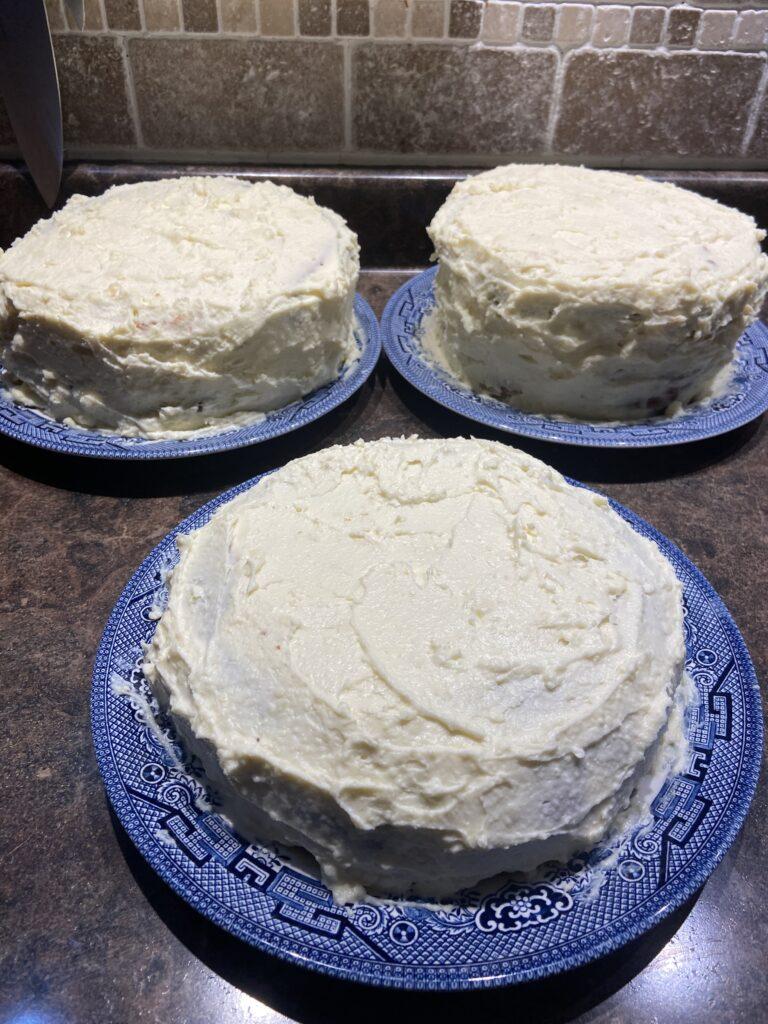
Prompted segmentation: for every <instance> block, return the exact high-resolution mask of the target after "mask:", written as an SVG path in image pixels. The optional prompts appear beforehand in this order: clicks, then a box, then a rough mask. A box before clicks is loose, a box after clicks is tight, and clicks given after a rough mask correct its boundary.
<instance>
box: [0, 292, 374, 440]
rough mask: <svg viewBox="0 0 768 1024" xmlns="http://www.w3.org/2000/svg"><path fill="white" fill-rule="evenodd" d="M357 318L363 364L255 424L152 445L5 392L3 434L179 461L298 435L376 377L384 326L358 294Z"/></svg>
mask: <svg viewBox="0 0 768 1024" xmlns="http://www.w3.org/2000/svg"><path fill="white" fill-rule="evenodd" d="M355 314H356V316H357V322H358V328H357V330H356V331H355V341H356V342H357V348H358V353H359V359H358V361H357V362H355V363H354V364H352V365H351V366H349V367H347V368H346V369H343V370H342V372H341V374H340V375H339V377H338V378H337V379H336V380H334V381H331V383H330V384H325V385H323V387H321V388H318V389H317V390H316V391H313V392H312V393H311V394H309V395H305V396H304V398H300V399H299V400H298V401H296V402H291V404H290V405H285V406H283V407H282V408H281V409H275V410H273V411H272V412H268V413H267V414H266V416H265V417H264V419H262V420H259V421H258V422H256V423H251V424H249V425H247V426H242V427H229V428H228V429H226V430H218V431H215V432H213V431H212V432H210V433H204V434H199V435H198V436H197V437H188V438H181V439H179V440H162V441H152V440H149V439H147V438H144V437H124V436H122V435H119V434H100V433H98V432H97V431H94V430H84V429H82V428H80V427H67V426H65V425H64V424H63V423H57V422H56V420H52V419H50V418H49V417H48V416H44V415H43V414H42V413H40V412H38V411H37V410H36V409H32V408H30V407H28V406H24V405H18V404H17V403H15V402H14V401H13V400H12V399H11V397H10V395H9V394H8V392H7V391H6V390H5V389H4V388H2V387H0V433H2V434H7V435H8V436H9V437H13V438H15V439H16V440H17V441H26V442H27V444H33V445H35V446H36V447H38V448H47V449H49V450H50V451H54V452H62V453H63V454H65V455H89V456H92V457H94V458H102V459H178V458H181V457H182V456H186V455H207V454H209V453H211V452H223V451H228V450H229V449H230V448H242V447H244V446H245V445H249V444H258V442H259V441H269V440H271V439H272V438H274V437H279V436H280V435H281V434H287V433H289V432H290V431H292V430H298V429H299V427H303V426H305V425H306V424H307V423H312V421H313V420H316V419H318V418H319V417H320V416H324V415H325V413H327V412H330V411H331V409H335V408H336V406H338V405H341V403H342V402H344V401H346V399H348V398H349V397H350V396H351V395H353V394H354V393H355V392H356V391H357V390H358V389H359V388H360V387H362V385H363V384H364V383H365V381H366V380H367V379H368V377H369V376H370V375H371V371H372V370H373V368H374V367H375V365H376V363H377V362H378V359H379V354H380V352H381V342H380V340H379V324H378V321H377V319H376V316H375V315H374V312H373V310H372V309H371V307H370V306H369V305H368V303H367V302H366V301H365V299H363V298H361V297H360V296H359V295H356V296H355Z"/></svg>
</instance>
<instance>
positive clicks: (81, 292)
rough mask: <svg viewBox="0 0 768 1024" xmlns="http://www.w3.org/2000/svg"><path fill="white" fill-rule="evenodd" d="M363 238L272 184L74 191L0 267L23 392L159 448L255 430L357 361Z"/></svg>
mask: <svg viewBox="0 0 768 1024" xmlns="http://www.w3.org/2000/svg"><path fill="white" fill-rule="evenodd" d="M358 254H359V249H358V245H357V240H356V238H355V236H354V235H353V233H352V232H351V231H350V230H349V228H348V227H347V226H346V224H345V223H344V221H343V220H342V218H341V217H339V216H338V215H337V214H335V213H334V212H333V211H331V210H327V209H325V208H323V207H321V206H317V205H316V204H315V202H314V201H313V200H312V199H307V198H304V197H302V196H299V195H297V194H296V193H295V192H293V191H292V190H291V189H289V188H286V187H284V186H280V185H275V184H273V183H271V182H259V183H256V184H250V183H247V182H244V181H238V180H235V179H233V178H225V177H206V178H201V177H192V178H177V179H166V180H160V181H153V182H141V183H139V184H135V185H120V186H116V187H114V188H111V189H109V190H108V191H107V192H106V193H104V194H103V195H101V196H98V197H95V198H86V197H85V196H74V197H73V198H72V199H70V200H69V202H68V203H67V204H66V206H65V207H64V208H63V209H62V210H60V211H59V212H57V213H55V214H54V215H53V216H52V217H51V218H50V219H49V220H43V221H40V222H38V223H37V224H36V225H35V226H34V227H33V228H32V229H31V231H30V232H29V233H28V234H27V235H26V236H24V237H23V238H21V239H19V240H17V241H16V242H15V243H14V244H13V245H12V246H11V248H10V249H9V250H7V252H6V253H5V254H4V255H2V256H0V296H2V301H0V342H1V343H2V360H3V363H4V366H5V371H6V381H7V382H8V384H9V385H10V386H11V387H12V388H13V389H15V390H14V396H15V397H16V398H17V399H19V400H20V401H26V402H29V403H30V404H34V405H36V406H38V407H39V408H41V409H42V410H43V411H44V412H46V413H48V414H49V415H51V416H53V417H54V418H56V419H59V420H71V421H73V422H74V423H75V424H77V425H81V426H86V427H95V428H98V429H106V430H113V431H117V432H119V433H123V434H143V435H147V436H150V437H164V436H184V435H185V434H187V433H189V432H192V431H195V430H198V429H201V428H206V427H211V426H214V427H221V426H226V425H229V424H232V423H237V422H241V421H244V420H248V419H249V418H250V419H253V418H254V416H257V415H258V414H259V413H263V412H266V411H268V410H270V409H274V408H278V407H280V406H282V405H285V404H287V403H288V402H291V401H294V400H296V399H298V398H300V397H301V396H302V395H304V394H307V393H308V392H310V391H312V390H314V389H315V388H316V387H319V386H320V385H322V384H325V383H328V382H329V381H330V380H332V379H333V378H334V377H336V376H337V375H338V373H339V370H340V367H341V366H342V365H343V364H344V363H345V362H346V361H348V360H350V359H352V358H353V357H354V354H355V343H354V337H353V327H354V313H353V300H354V292H355V287H356V284H357V275H358V271H359V255H358Z"/></svg>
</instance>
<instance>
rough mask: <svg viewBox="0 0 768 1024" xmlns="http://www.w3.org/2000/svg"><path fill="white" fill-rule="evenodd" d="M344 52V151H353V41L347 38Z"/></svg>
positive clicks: (343, 45)
mask: <svg viewBox="0 0 768 1024" xmlns="http://www.w3.org/2000/svg"><path fill="white" fill-rule="evenodd" d="M341 45H342V52H343V54H344V71H343V75H344V77H343V80H342V90H343V97H342V98H343V105H344V151H345V152H346V153H350V152H351V151H352V43H351V42H350V41H349V40H345V41H344V42H343V43H342V44H341Z"/></svg>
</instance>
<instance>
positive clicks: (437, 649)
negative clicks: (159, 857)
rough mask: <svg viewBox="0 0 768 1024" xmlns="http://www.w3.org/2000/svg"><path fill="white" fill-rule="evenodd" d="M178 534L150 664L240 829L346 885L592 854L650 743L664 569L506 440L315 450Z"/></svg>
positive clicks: (659, 728) (667, 627) (672, 605)
mask: <svg viewBox="0 0 768 1024" xmlns="http://www.w3.org/2000/svg"><path fill="white" fill-rule="evenodd" d="M178 545H179V548H180V552H181V557H180V561H179V563H178V565H177V567H176V568H175V569H174V570H173V572H172V575H171V576H170V580H169V591H170V592H169V599H168V604H167V607H166V608H165V610H164V611H163V613H162V616H161V619H160V622H159V625H158V627H157V631H156V633H155V636H154V638H153V641H152V644H151V646H150V648H149V650H148V653H147V658H146V672H147V675H148V677H149V679H150V680H151V681H152V683H153V685H154V687H155V690H156V692H157V693H158V695H159V697H160V699H161V701H162V703H163V704H164V705H166V706H168V707H169V709H170V712H171V714H172V715H173V716H174V718H175V720H176V722H177V723H178V724H179V727H180V729H181V731H182V735H183V736H184V737H185V739H186V741H187V742H188V743H189V744H191V745H192V747H193V749H194V750H195V751H196V752H198V753H200V755H201V757H202V758H203V762H204V763H205V764H206V767H207V770H208V771H209V774H210V775H211V777H212V779H213V781H214V783H215V784H216V785H217V786H219V787H220V788H221V789H222V791H223V790H226V792H227V793H228V801H229V804H228V806H229V808H231V809H232V810H231V814H232V817H233V820H234V821H235V824H236V825H237V827H238V828H239V829H240V830H241V832H243V833H244V834H245V835H247V836H250V837H256V838H260V839H265V838H276V839H279V840H282V841H284V842H289V843H295V844H299V845H301V846H303V847H305V848H306V849H308V850H309V851H310V852H311V853H312V854H313V855H314V856H315V857H316V858H317V860H318V861H319V863H320V865H321V868H322V872H323V877H324V878H325V879H326V881H327V882H328V883H329V884H330V885H331V886H332V887H333V888H334V890H335V891H336V893H337V895H340V896H342V897H343V896H348V895H351V894H359V893H360V891H361V890H362V889H367V890H370V891H373V892H391V891H395V892H408V891H411V892H416V893H418V894H425V895H445V894H449V893H451V892H453V891H455V890H456V889H457V888H459V887H460V886H462V885H466V884H470V883H474V882H475V881H477V880H478V879H481V878H484V877H489V876H491V875H494V874H496V873H498V872H499V871H503V870H514V869H527V868H532V867H534V866H536V865H537V864H539V863H541V862H542V861H544V860H547V859H551V858H558V857H564V856H567V855H568V854H570V853H571V852H573V851H574V850H575V849H584V848H585V847H589V846H591V845H592V844H593V843H594V842H596V841H597V840H599V839H600V838H601V837H603V836H604V835H605V834H606V833H607V832H609V831H610V829H611V827H612V825H613V823H614V822H615V821H616V818H617V816H618V815H620V814H621V813H622V812H623V811H624V810H625V808H626V806H627V803H628V801H629V798H630V794H631V792H632V790H633V788H634V787H635V786H636V784H637V782H638V778H639V777H640V776H641V775H642V773H643V771H644V768H645V766H646V765H647V764H648V760H649V758H650V757H651V755H652V753H653V751H654V750H656V749H657V747H658V744H659V742H660V737H663V736H664V731H665V726H666V723H667V720H668V714H669V710H670V706H671V703H672V699H673V695H674V692H675V689H676V687H677V685H678V682H679V680H680V677H681V672H682V666H683V659H684V643H683V629H682V604H681V588H680V585H679V583H678V581H677V579H676V577H675V574H674V572H673V570H672V568H671V567H670V565H669V563H668V562H667V561H666V560H665V559H664V558H663V557H662V555H661V554H660V553H659V551H658V549H657V548H656V546H655V545H654V544H653V543H652V542H651V541H649V540H647V539H645V538H643V537H641V536H640V535H639V534H637V533H636V532H635V531H633V530H632V529H631V527H630V526H628V525H627V524H626V523H625V522H624V520H622V519H621V518H620V517H619V516H618V515H617V514H616V513H615V512H614V511H613V510H612V509H611V508H610V506H609V504H608V503H607V501H606V500H605V499H604V498H602V497H599V496H597V495H595V494H593V493H591V492H589V491H587V490H584V489H581V488H577V487H575V486H572V485H571V484H569V483H567V482H566V480H565V479H564V478H563V477H562V476H561V475H560V474H559V473H557V472H556V471H555V470H553V469H550V468H549V467H547V466H545V465H544V464H543V463H541V462H539V461H537V460H536V459H533V458H531V457H529V456H527V455H525V454H523V453H522V452H519V451H516V450H515V449H512V448H509V447H507V446H505V445H502V444H499V443H496V442H490V441H474V440H472V441H470V440H459V439H456V440H440V441H428V440H417V439H399V440H390V439H387V440H382V441H377V442H372V443H362V442H358V443H357V444H354V445H351V446H348V447H335V448H330V449H326V450H324V451H321V452H319V453H317V454H313V455H309V456H307V457H305V458H302V459H298V460H296V461H295V462H292V463H290V464H288V465H287V466H286V467H284V468H283V469H281V470H279V471H277V472H276V473H274V474H272V475H270V476H268V477H266V478H264V479H262V480H261V481H260V482H259V483H258V484H257V485H256V486H254V487H253V488H252V489H250V490H248V491H246V492H245V493H244V494H242V495H240V496H239V497H237V498H235V499H234V500H232V501H230V502H228V503H227V504H226V505H225V506H223V507H222V508H221V509H220V510H219V511H217V512H216V513H215V514H214V516H213V517H212V518H211V520H210V521H209V522H208V523H207V524H206V525H205V526H203V527H202V528H200V529H199V530H197V531H195V532H194V533H191V534H190V535H188V536H182V537H180V538H179V540H178ZM677 739H678V740H679V736H678V737H677ZM225 806H227V805H226V804H225Z"/></svg>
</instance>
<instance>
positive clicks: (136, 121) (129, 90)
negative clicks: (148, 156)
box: [120, 36, 144, 149]
mask: <svg viewBox="0 0 768 1024" xmlns="http://www.w3.org/2000/svg"><path fill="white" fill-rule="evenodd" d="M120 49H121V51H122V54H123V74H124V75H125V93H126V96H127V98H128V109H129V110H130V112H131V119H132V120H133V131H134V134H135V136H136V146H137V148H139V149H143V148H144V132H143V131H142V128H141V119H140V118H139V104H138V102H137V100H136V88H135V85H134V82H133V66H132V65H131V59H130V55H129V53H128V41H127V40H126V38H125V36H123V37H122V39H121V40H120Z"/></svg>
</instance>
